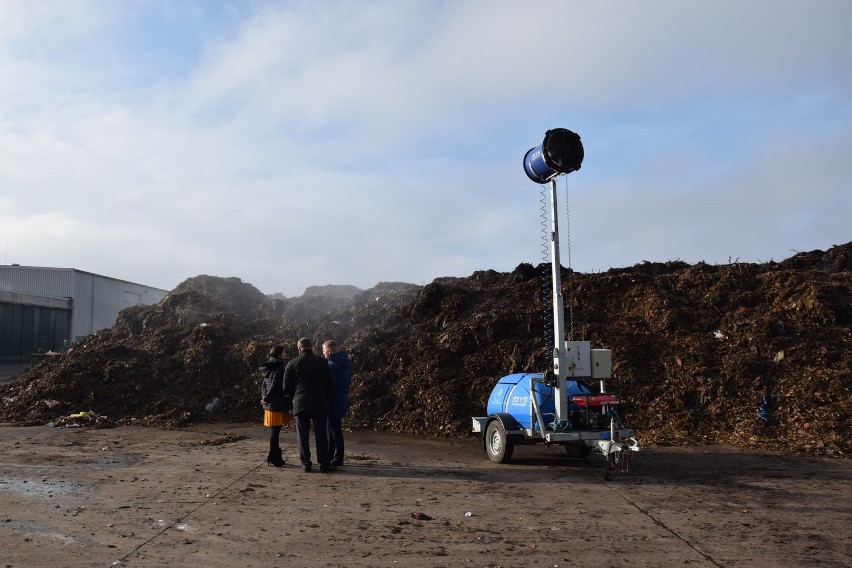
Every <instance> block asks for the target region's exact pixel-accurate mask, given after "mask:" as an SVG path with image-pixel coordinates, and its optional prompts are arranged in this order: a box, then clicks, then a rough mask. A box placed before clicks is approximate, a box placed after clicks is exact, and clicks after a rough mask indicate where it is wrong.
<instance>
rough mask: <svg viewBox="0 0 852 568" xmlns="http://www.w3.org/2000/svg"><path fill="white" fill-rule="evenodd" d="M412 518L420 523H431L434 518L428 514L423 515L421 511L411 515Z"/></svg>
mask: <svg viewBox="0 0 852 568" xmlns="http://www.w3.org/2000/svg"><path fill="white" fill-rule="evenodd" d="M411 518H412V519H415V520H418V521H431V520H432V517H430V516H429V515H427V514H426V513H421V512H420V511H415V512H413V513H411Z"/></svg>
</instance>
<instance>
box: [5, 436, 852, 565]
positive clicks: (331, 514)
mask: <svg viewBox="0 0 852 568" xmlns="http://www.w3.org/2000/svg"><path fill="white" fill-rule="evenodd" d="M293 438H294V434H293V432H292V431H287V432H284V433H283V436H282V442H283V447H284V457H285V459H286V460H287V465H286V466H285V467H282V468H280V469H279V468H274V467H267V465H266V463H265V461H264V459H265V457H266V452H267V450H268V431H267V430H265V429H264V428H263V427H262V426H260V425H259V424H231V425H224V424H219V425H216V424H208V425H198V426H195V427H192V428H187V429H185V430H160V429H156V428H142V427H135V426H123V427H119V428H108V429H89V428H86V427H79V428H50V427H45V426H34V427H26V428H24V427H9V426H0V511H2V514H0V567H2V568H19V567H20V568H23V567H29V566H57V567H59V566H61V567H62V568H74V567H77V566H87V567H89V566H102V567H104V568H106V567H108V566H109V567H131V566H138V567H149V566H181V567H183V566H204V567H205V568H220V567H221V568H231V567H233V566H239V567H241V568H251V567H254V566H258V567H264V568H266V567H269V566H288V567H294V568H325V567H335V568H377V567H378V568H383V567H388V568H397V567H399V568H402V567H405V568H420V567H426V568H455V567H458V566H462V567H465V566H471V567H477V568H541V567H548V568H569V567H571V568H579V567H581V566H595V567H596V568H623V567H633V566H653V567H655V568H682V567H688V568H787V567H789V568H803V567H821V568H842V567H848V566H850V564H849V558H850V556H849V551H850V550H852V548H850V547H852V534H850V530H849V527H850V526H852V506H850V503H852V484H850V479H852V464H850V462H849V460H843V459H837V460H827V459H820V458H800V457H790V456H782V455H778V454H770V453H765V452H750V451H743V450H739V449H734V448H728V447H697V448H654V449H651V448H648V449H644V450H642V451H641V452H639V453H638V454H636V456H635V459H634V460H633V466H632V467H631V471H630V472H628V473H618V474H617V475H616V476H615V479H614V480H613V481H606V480H605V478H604V470H603V458H602V457H601V456H589V458H587V459H584V460H578V459H570V458H567V457H566V456H565V452H564V451H561V448H558V447H557V448H546V447H543V446H526V447H518V448H516V450H515V456H514V458H513V460H512V463H510V464H506V465H498V464H494V463H492V462H491V461H489V460H488V459H487V457H486V456H485V452H484V451H483V449H482V442H481V441H479V440H478V439H473V438H471V439H464V440H442V439H431V438H425V437H413V436H401V435H393V434H379V433H371V432H357V433H356V432H351V433H347V445H346V463H345V465H344V467H343V468H342V469H341V470H340V471H338V472H335V473H332V474H322V473H319V472H317V471H316V469H315V471H314V473H310V474H306V473H304V472H303V471H302V469H301V468H300V467H298V456H297V455H296V450H295V447H294V439H293Z"/></svg>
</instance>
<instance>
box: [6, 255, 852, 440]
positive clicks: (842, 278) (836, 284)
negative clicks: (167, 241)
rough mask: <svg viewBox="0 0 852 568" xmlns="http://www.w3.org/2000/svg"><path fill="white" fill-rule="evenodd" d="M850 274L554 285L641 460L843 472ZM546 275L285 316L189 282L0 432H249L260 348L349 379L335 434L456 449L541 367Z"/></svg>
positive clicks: (120, 328) (494, 278) (221, 282)
mask: <svg viewBox="0 0 852 568" xmlns="http://www.w3.org/2000/svg"><path fill="white" fill-rule="evenodd" d="M850 266H852V243H849V244H846V245H842V246H837V247H833V248H832V249H830V250H828V251H826V252H823V251H814V252H810V253H801V254H797V255H795V256H793V257H791V258H789V259H787V260H785V261H783V262H780V263H778V262H769V263H765V264H746V263H738V262H737V263H731V264H727V265H708V264H705V263H698V264H695V265H689V264H686V263H684V262H668V263H649V262H645V263H642V264H638V265H636V266H633V267H630V268H620V269H611V270H609V271H607V272H604V273H596V274H579V273H572V272H570V271H568V270H565V269H564V268H563V272H562V284H563V293H564V297H565V301H566V310H565V311H566V316H565V321H566V327H567V328H569V330H570V335H571V337H570V338H572V339H575V340H588V341H590V342H591V345H592V347H593V348H606V349H611V350H612V360H613V379H611V380H610V381H608V386H609V389H608V390H610V391H611V392H618V393H620V394H621V396H622V399H623V401H624V403H623V404H622V415H623V418H624V419H625V422H626V423H627V424H628V425H629V426H631V427H632V428H634V429H635V431H636V432H637V437H638V439H639V441H640V443H641V444H642V445H645V446H654V445H702V444H714V443H724V444H733V445H736V446H741V447H748V448H769V449H777V450H781V451H785V452H790V453H802V454H816V455H824V456H837V457H840V456H848V455H849V453H850V437H849V432H850V421H849V409H850V402H852V398H850V377H852V365H850V360H852V356H850V353H852V332H850V322H852V307H850V298H852V294H851V293H852V272H850ZM549 272H550V270H549V265H548V264H542V265H540V266H538V267H533V266H532V265H530V264H521V265H519V266H518V267H517V268H516V269H515V270H514V271H512V272H509V273H499V272H495V271H490V270H489V271H482V272H476V273H474V274H472V275H471V276H469V277H464V278H450V277H446V278H438V279H436V280H435V281H433V282H432V283H430V284H428V285H425V286H417V285H413V284H403V283H382V284H379V285H378V286H376V287H375V288H372V289H369V290H366V291H361V292H357V293H355V294H354V295H353V294H349V295H348V297H346V296H347V295H346V294H344V295H341V294H332V293H331V292H330V291H329V293H328V294H324V293H323V288H315V289H314V290H313V293H310V294H309V293H307V292H306V294H305V295H303V296H300V297H298V298H273V297H270V296H265V295H264V294H262V293H261V292H260V291H259V290H257V289H256V288H254V287H253V286H251V285H250V284H247V283H243V282H242V281H240V280H239V279H237V278H219V277H210V276H198V277H195V278H191V279H189V280H187V281H185V282H183V283H182V284H180V285H179V286H178V287H177V288H175V289H174V290H173V291H172V292H171V293H170V294H168V296H166V297H165V298H164V299H163V300H162V301H161V302H160V303H159V304H156V305H153V306H135V307H132V308H128V309H125V310H124V311H122V312H121V314H120V315H119V317H118V320H117V321H116V323H115V325H114V326H113V327H112V328H110V329H106V330H103V331H100V332H98V333H95V334H93V335H90V336H88V337H86V338H84V339H82V340H81V341H79V342H78V343H77V344H76V345H75V346H74V348H73V349H71V350H69V351H68V352H67V353H66V354H63V355H57V356H54V357H47V358H45V360H44V361H42V362H41V363H39V364H38V365H37V366H36V367H34V368H32V369H29V370H27V371H25V372H22V373H20V374H18V375H17V376H16V377H15V378H14V379H13V381H12V382H11V383H9V384H7V385H4V386H2V387H0V397H2V407H0V421H5V422H7V423H15V424H45V423H50V424H54V425H62V424H68V423H69V422H71V423H74V420H77V421H78V422H79V421H80V420H82V419H83V418H85V417H88V425H96V424H101V425H103V424H114V423H128V422H130V421H133V422H134V423H136V424H151V425H159V426H167V427H175V426H179V425H181V424H186V423H190V422H203V421H221V422H225V421H227V422H232V421H253V422H257V421H259V420H260V416H261V408H260V405H259V398H260V394H259V387H258V384H259V373H258V371H257V368H258V365H259V364H260V363H261V362H263V361H265V360H266V353H267V351H268V349H269V347H270V346H271V345H273V344H275V343H281V344H284V345H285V346H286V348H287V351H286V355H287V356H288V357H293V356H295V355H296V351H295V343H296V340H297V339H298V338H299V337H303V336H306V337H310V338H312V339H314V341H316V342H317V343H319V342H322V341H324V340H325V339H329V338H334V339H336V340H337V341H338V343H340V344H341V345H342V347H343V348H344V349H345V350H346V351H347V352H348V353H349V355H350V357H351V359H352V364H353V383H352V389H351V398H352V407H351V411H350V415H349V417H348V418H347V421H346V425H347V427H348V428H349V429H351V430H361V429H368V430H382V431H393V432H404V433H408V434H418V435H431V436H469V435H471V433H470V430H471V420H470V417H471V416H481V415H483V414H484V412H485V406H486V401H487V398H488V396H489V394H490V392H491V390H492V388H493V386H494V384H495V382H496V381H497V379H498V378H499V377H501V376H503V375H506V374H509V373H513V372H521V371H542V370H545V369H546V368H548V367H549V364H550V362H549V360H548V356H547V353H548V350H547V349H546V347H545V341H546V340H545V339H544V335H545V330H546V329H549V326H550V323H547V319H548V318H547V317H545V314H547V312H549V311H550V310H551V304H550V289H549V287H550V283H549ZM72 416H76V417H77V418H69V417H72ZM83 422H84V423H86V422H85V420H84V421H83Z"/></svg>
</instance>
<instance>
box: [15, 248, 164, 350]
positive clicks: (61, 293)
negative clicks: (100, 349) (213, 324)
mask: <svg viewBox="0 0 852 568" xmlns="http://www.w3.org/2000/svg"><path fill="white" fill-rule="evenodd" d="M0 293H3V294H2V295H3V298H4V300H3V301H6V302H12V303H18V302H16V301H15V299H18V300H20V299H22V298H28V299H29V300H30V301H28V302H21V303H28V304H29V303H32V304H34V305H49V304H45V303H44V302H47V301H48V299H50V303H55V302H56V301H57V300H60V299H65V300H68V301H70V306H71V309H72V314H71V337H70V339H71V341H72V342H73V341H77V340H78V339H79V338H81V337H83V336H85V335H89V334H90V333H94V332H96V331H98V330H101V329H105V328H108V327H112V325H113V324H114V323H115V319H116V317H117V316H118V312H120V311H121V310H123V309H124V308H127V307H130V306H135V305H138V304H143V305H150V304H156V303H157V302H159V301H160V300H162V299H163V298H164V297H165V296H166V294H168V291H167V290H162V289H160V288H152V287H150V286H144V285H142V284H136V283H133V282H127V281H125V280H118V279H116V278H109V277H107V276H101V275H98V274H93V273H91V272H84V271H82V270H76V269H74V268H43V267H37V266H15V265H0ZM39 297H41V298H43V299H42V300H41V301H36V299H37V298H39Z"/></svg>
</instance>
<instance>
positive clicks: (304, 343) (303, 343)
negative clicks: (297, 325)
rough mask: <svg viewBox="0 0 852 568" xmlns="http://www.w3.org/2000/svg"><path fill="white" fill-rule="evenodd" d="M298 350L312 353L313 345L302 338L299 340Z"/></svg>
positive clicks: (305, 338)
mask: <svg viewBox="0 0 852 568" xmlns="http://www.w3.org/2000/svg"><path fill="white" fill-rule="evenodd" d="M299 348H300V349H304V350H306V351H313V345H311V340H310V339H308V338H307V337H303V338H302V339H300V340H299Z"/></svg>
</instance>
